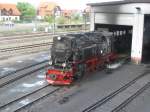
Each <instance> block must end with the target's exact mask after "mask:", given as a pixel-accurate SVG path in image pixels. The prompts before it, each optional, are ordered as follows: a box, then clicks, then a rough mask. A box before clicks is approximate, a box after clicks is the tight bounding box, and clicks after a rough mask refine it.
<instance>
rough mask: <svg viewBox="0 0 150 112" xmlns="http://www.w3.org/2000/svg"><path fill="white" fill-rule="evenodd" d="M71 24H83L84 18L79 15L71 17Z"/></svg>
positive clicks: (75, 14)
mask: <svg viewBox="0 0 150 112" xmlns="http://www.w3.org/2000/svg"><path fill="white" fill-rule="evenodd" d="M71 22H72V23H74V24H79V23H83V17H82V16H81V15H80V14H79V13H74V14H72V16H71Z"/></svg>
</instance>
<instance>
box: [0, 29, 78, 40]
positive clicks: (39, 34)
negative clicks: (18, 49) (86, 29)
mask: <svg viewBox="0 0 150 112" xmlns="http://www.w3.org/2000/svg"><path fill="white" fill-rule="evenodd" d="M66 33H76V32H75V31H70V32H59V33H56V34H53V33H32V34H22V35H21V34H20V35H19V34H18V35H10V36H0V41H4V40H13V39H26V38H31V37H32V38H38V37H39V36H41V37H42V36H50V35H52V36H54V35H58V34H66Z"/></svg>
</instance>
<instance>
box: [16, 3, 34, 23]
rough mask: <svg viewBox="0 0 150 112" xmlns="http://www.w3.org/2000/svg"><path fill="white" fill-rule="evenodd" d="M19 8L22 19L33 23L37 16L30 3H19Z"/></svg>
mask: <svg viewBox="0 0 150 112" xmlns="http://www.w3.org/2000/svg"><path fill="white" fill-rule="evenodd" d="M17 8H18V9H19V11H20V12H21V19H22V20H26V21H31V20H33V18H34V17H35V16H36V9H35V8H34V7H33V6H32V5H31V4H29V3H26V2H18V3H17Z"/></svg>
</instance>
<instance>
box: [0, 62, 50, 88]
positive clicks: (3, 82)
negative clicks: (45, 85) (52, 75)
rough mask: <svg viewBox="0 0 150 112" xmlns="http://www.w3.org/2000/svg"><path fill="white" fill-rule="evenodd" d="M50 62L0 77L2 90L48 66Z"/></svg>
mask: <svg viewBox="0 0 150 112" xmlns="http://www.w3.org/2000/svg"><path fill="white" fill-rule="evenodd" d="M47 62H48V60H45V61H42V62H40V63H37V64H34V65H31V66H28V67H25V68H22V69H20V70H17V71H14V72H11V73H8V74H6V75H4V76H3V77H0V88H2V87H3V86H6V85H8V84H10V83H12V82H14V81H16V80H18V79H21V78H23V77H25V76H27V75H30V74H31V73H33V72H36V71H38V70H41V69H43V68H45V67H47V66H48V63H47Z"/></svg>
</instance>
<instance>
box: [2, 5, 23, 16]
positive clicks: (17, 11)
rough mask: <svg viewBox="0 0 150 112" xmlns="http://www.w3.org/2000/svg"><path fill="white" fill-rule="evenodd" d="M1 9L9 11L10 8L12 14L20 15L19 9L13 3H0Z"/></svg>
mask: <svg viewBox="0 0 150 112" xmlns="http://www.w3.org/2000/svg"><path fill="white" fill-rule="evenodd" d="M2 9H6V10H7V11H9V10H10V9H12V12H13V13H12V15H13V16H20V15H21V13H20V11H19V10H18V9H17V7H16V5H15V4H5V3H0V10H2Z"/></svg>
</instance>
